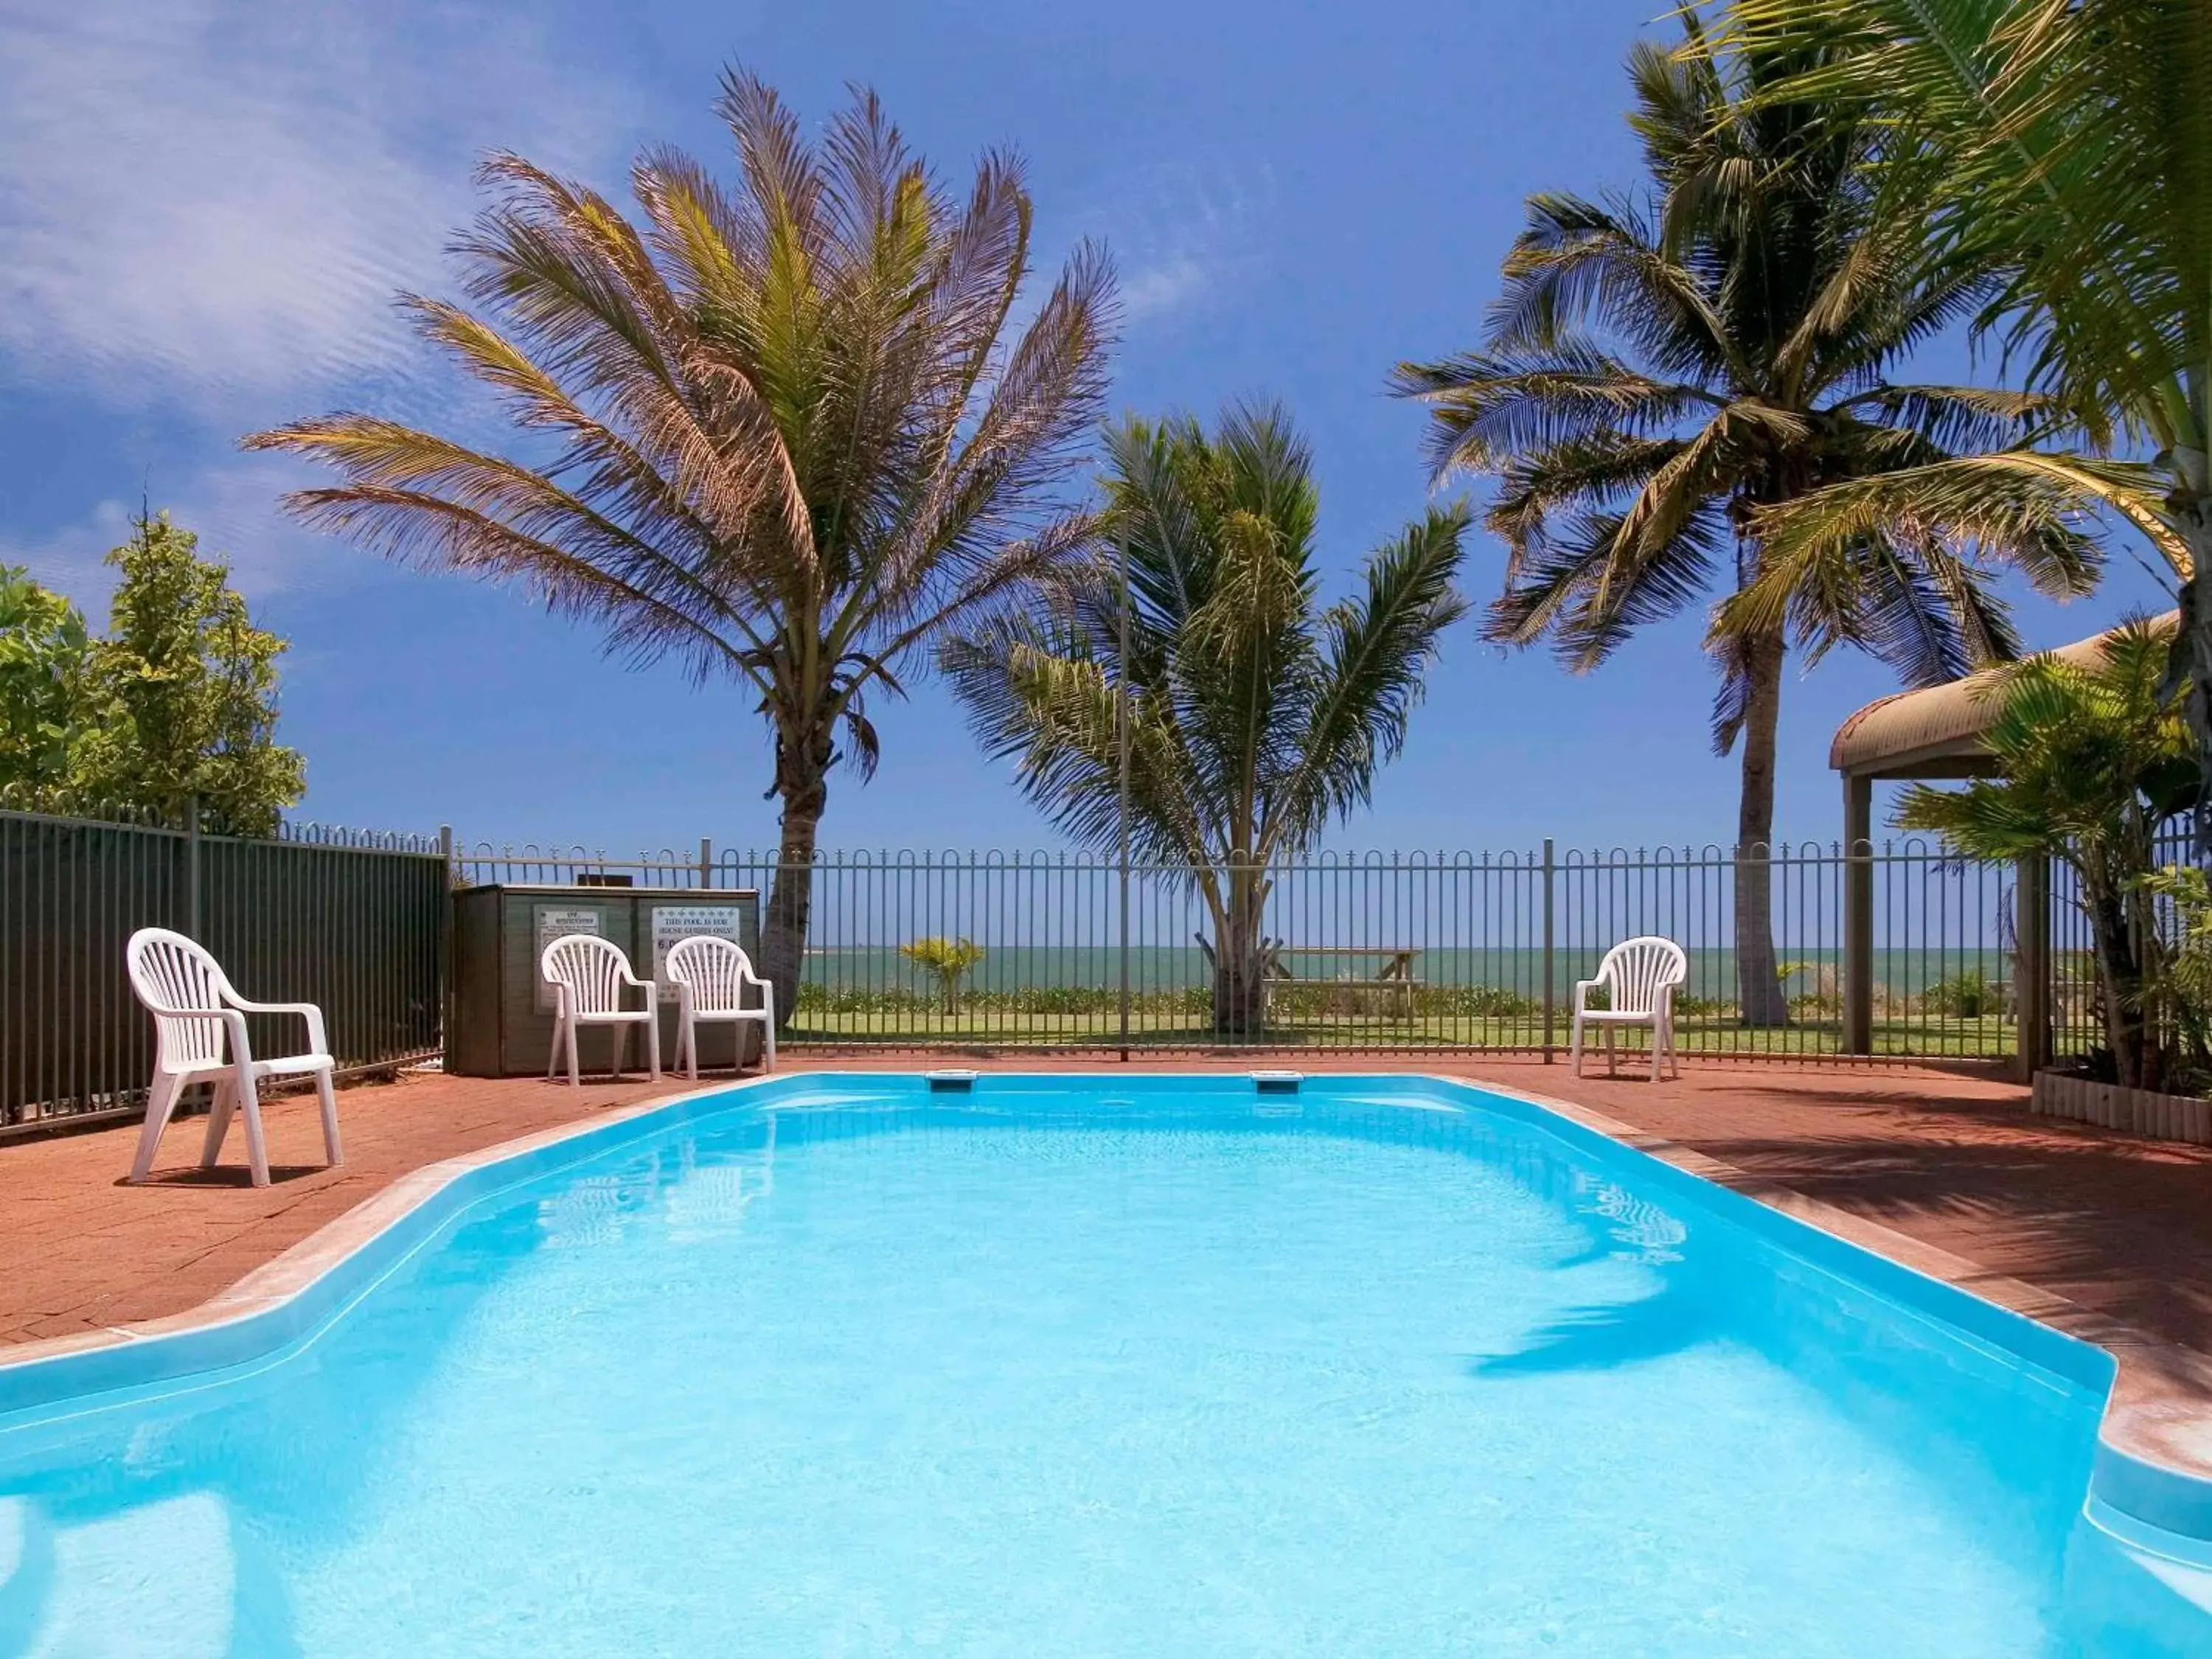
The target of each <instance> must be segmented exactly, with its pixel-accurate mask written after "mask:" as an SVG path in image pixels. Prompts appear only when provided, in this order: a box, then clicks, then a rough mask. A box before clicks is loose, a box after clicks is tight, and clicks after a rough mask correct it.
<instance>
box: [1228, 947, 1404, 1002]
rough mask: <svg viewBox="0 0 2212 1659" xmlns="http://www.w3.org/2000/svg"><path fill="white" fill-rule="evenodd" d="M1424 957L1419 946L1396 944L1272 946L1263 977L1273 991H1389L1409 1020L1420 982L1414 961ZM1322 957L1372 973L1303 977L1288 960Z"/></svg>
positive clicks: (1268, 951) (1304, 975)
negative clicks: (1369, 966) (1363, 967)
mask: <svg viewBox="0 0 2212 1659" xmlns="http://www.w3.org/2000/svg"><path fill="white" fill-rule="evenodd" d="M1420 954H1421V952H1420V950H1419V947H1418V946H1416V947H1414V948H1413V949H1410V950H1409V949H1407V948H1405V947H1403V946H1401V945H1269V946H1268V947H1267V964H1266V967H1265V969H1263V978H1264V981H1265V982H1266V984H1267V986H1268V987H1270V988H1272V987H1275V986H1279V985H1280V986H1293V985H1295V986H1314V987H1326V988H1327V989H1329V990H1352V991H1388V992H1389V993H1391V994H1392V1000H1393V1001H1395V1002H1396V1003H1397V1004H1398V1012H1400V1013H1401V1015H1403V1016H1404V1017H1405V1018H1407V1019H1411V1018H1413V993H1414V992H1415V991H1416V990H1418V989H1419V988H1420V983H1421V981H1419V980H1418V979H1416V978H1415V977H1414V976H1413V958H1414V957H1418V956H1419V955H1420ZM1291 957H1306V958H1314V957H1322V958H1327V959H1332V960H1337V961H1341V960H1343V959H1345V958H1346V957H1349V958H1351V959H1352V961H1354V962H1356V963H1363V964H1364V963H1374V964H1375V966H1374V969H1373V971H1372V972H1370V973H1368V974H1365V975H1358V974H1353V975H1339V976H1336V977H1333V978H1332V977H1329V976H1327V975H1320V974H1311V973H1309V974H1303V975H1302V974H1300V973H1298V972H1297V971H1296V969H1295V967H1294V966H1293V965H1292V964H1291V962H1290V961H1289V960H1288V958H1291Z"/></svg>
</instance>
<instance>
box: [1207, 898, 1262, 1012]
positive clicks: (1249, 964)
mask: <svg viewBox="0 0 2212 1659" xmlns="http://www.w3.org/2000/svg"><path fill="white" fill-rule="evenodd" d="M1265 898H1266V893H1265V890H1264V888H1263V886H1262V884H1261V872H1260V871H1259V870H1258V869H1257V868H1255V866H1252V865H1250V864H1249V863H1243V864H1233V865H1231V866H1230V870H1229V905H1228V914H1227V915H1225V917H1224V918H1223V920H1222V925H1221V927H1220V929H1219V934H1220V936H1219V938H1218V939H1216V940H1215V941H1214V951H1213V1029H1214V1031H1215V1033H1216V1034H1217V1035H1218V1036H1258V1035H1259V1034H1260V1031H1261V1028H1262V1026H1264V1025H1265V1024H1266V1023H1267V980H1266V973H1267V963H1266V960H1265V952H1264V951H1263V949H1262V941H1261V933H1260V927H1261V919H1262V916H1263V915H1264V913H1265Z"/></svg>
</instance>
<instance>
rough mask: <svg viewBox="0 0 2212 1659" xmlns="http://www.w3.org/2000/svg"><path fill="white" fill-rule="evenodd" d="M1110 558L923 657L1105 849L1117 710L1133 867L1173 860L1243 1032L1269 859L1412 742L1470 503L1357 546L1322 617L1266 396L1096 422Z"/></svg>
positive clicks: (1307, 526) (1048, 797) (1233, 1027)
mask: <svg viewBox="0 0 2212 1659" xmlns="http://www.w3.org/2000/svg"><path fill="white" fill-rule="evenodd" d="M1106 449H1107V469H1106V471H1107V477H1106V484H1105V489H1106V501H1107V507H1106V526H1107V528H1108V530H1109V533H1110V536H1111V538H1113V539H1114V540H1115V542H1116V543H1117V544H1120V546H1121V547H1122V548H1124V549H1125V550H1126V553H1127V560H1128V578H1129V583H1128V590H1127V597H1128V604H1129V612H1128V617H1127V622H1128V648H1127V653H1126V654H1124V653H1123V651H1122V649H1121V641H1120V638H1119V629H1120V627H1121V620H1122V618H1121V604H1122V589H1121V582H1120V577H1119V573H1118V569H1117V565H1116V559H1115V557H1114V556H1107V555H1105V554H1103V553H1102V554H1100V555H1099V556H1097V558H1095V559H1094V560H1093V562H1091V563H1090V564H1089V565H1087V566H1086V567H1085V568H1083V569H1082V570H1081V571H1080V572H1079V573H1078V574H1076V575H1075V576H1074V577H1073V579H1071V580H1068V581H1067V582H1066V584H1065V585H1064V586H1063V587H1062V589H1061V591H1060V594H1059V596H1058V602H1057V603H1056V604H1055V605H1054V606H1052V607H1051V608H1049V609H1048V610H1045V611H1041V612H1032V613H1018V612H1013V611H1007V612H1004V613H1002V614H1000V615H999V616H998V617H994V619H992V620H991V621H990V622H989V623H987V625H985V626H982V627H980V628H975V629H968V630H965V631H963V633H962V634H960V635H957V637H954V638H952V639H951V640H949V641H947V642H946V644H945V646H944V647H942V650H941V653H940V660H941V662H942V664H943V665H944V667H945V670H946V671H947V673H948V674H949V675H950V677H951V680H952V683H953V684H954V686H955V688H956V689H957V690H958V692H959V693H960V695H961V696H962V697H963V699H964V700H965V701H966V702H967V703H968V705H969V711H970V714H971V715H972V717H973V720H974V723H975V729H976V731H977V732H978V734H979V735H980V736H981V739H982V741H983V744H984V745H985V747H986V748H987V750H988V751H989V752H990V753H992V754H993V755H994V756H995V757H1004V758H1009V759H1012V760H1013V761H1014V762H1016V763H1017V764H1018V769H1019V777H1020V781H1021V785H1022V787H1023V789H1024V791H1025V792H1026V793H1028V795H1029V796H1030V799H1032V800H1034V801H1035V802H1036V804H1037V805H1039V806H1040V807H1041V808H1042V810H1043V811H1045V812H1046V813H1047V814H1048V816H1049V817H1051V818H1052V819H1053V821H1054V823H1058V824H1060V826H1061V827H1062V828H1063V829H1066V830H1067V831H1068V832H1069V833H1070V834H1071V835H1073V836H1074V837H1075V839H1076V840H1077V841H1079V842H1082V843H1084V844H1085V845H1088V846H1091V847H1094V848H1109V847H1112V846H1114V845H1115V840H1116V836H1117V827H1118V824H1119V822H1120V819H1119V799H1120V795H1119V783H1120V777H1121V769H1120V765H1119V760H1120V753H1121V750H1120V744H1121V738H1122V731H1121V726H1120V724H1119V723H1118V722H1119V721H1120V720H1121V718H1122V717H1123V716H1126V720H1127V744H1128V760H1129V770H1128V775H1129V784H1130V829H1131V836H1132V845H1133V848H1134V850H1135V852H1136V854H1137V856H1138V857H1139V858H1141V859H1143V860H1146V862H1148V863H1154V864H1158V865H1161V866H1167V867H1169V868H1170V869H1175V870H1188V872H1189V874H1190V879H1191V881H1192V883H1193V884H1194V886H1195V887H1196V889H1197V891H1198V894H1199V896H1200V899H1201V900H1202V902H1204V904H1205V906H1206V913H1207V916H1208V918H1209V920H1210V921H1211V924H1212V939H1211V941H1210V942H1208V949H1209V950H1210V951H1211V953H1212V958H1213V968H1214V978H1213V1024H1214V1029H1215V1030H1218V1031H1219V1032H1221V1033H1223V1034H1225V1035H1229V1036H1242V1035H1247V1034H1249V1033H1252V1032H1255V1031H1257V1030H1259V1029H1260V1027H1261V1022H1262V1017H1263V1013H1264V1002H1263V989H1264V987H1263V983H1262V975H1263V972H1264V951H1263V945H1262V938H1261V923H1262V920H1263V917H1264V914H1265V910H1266V907H1267V894H1268V890H1269V886H1270V880H1271V878H1270V869H1271V866H1273V865H1274V864H1275V863H1276V862H1277V861H1278V860H1282V859H1285V858H1290V857H1295V856H1296V855H1297V854H1300V853H1303V852H1305V851H1307V850H1309V849H1310V848H1311V846H1312V845H1313V842H1314V841H1315V839H1316V837H1317V836H1319V835H1320V834H1321V832H1322V830H1323V829H1325V828H1327V826H1328V823H1330V821H1331V820H1332V819H1334V818H1336V817H1340V815H1341V814H1343V813H1344V812H1346V811H1349V810H1350V809H1351V808H1352V807H1353V806H1355V805H1359V804H1361V803H1362V802H1364V801H1365V800H1366V799H1368V798H1369V793H1370V789H1371V787H1372V786H1373V783H1374V779H1375V774H1376V770H1377V769H1379V768H1380V767H1381V766H1382V765H1383V763H1384V762H1386V761H1388V760H1389V759H1391V758H1392V757H1395V755H1396V754H1397V753H1398V751H1399V750H1400V748H1401V746H1402V745H1403V744H1404V742H1405V738H1406V724H1407V716H1408V715H1409V714H1410V713H1411V711H1412V708H1413V704H1414V703H1415V702H1418V701H1419V698H1420V695H1421V682H1422V677H1423V675H1424V674H1425V671H1426V670H1427V667H1428V665H1429V663H1430V661H1431V658H1432V657H1433V656H1434V654H1435V652H1436V649H1437V641H1438V639H1439V637H1440V636H1441V635H1443V631H1444V630H1445V629H1448V628H1449V627H1450V626H1451V625H1452V623H1455V622H1456V621H1457V620H1458V619H1459V618H1460V617H1462V616H1463V615H1464V614H1465V605H1464V603H1463V602H1462V600H1461V599H1460V597H1459V595H1458V594H1457V592H1455V589H1454V587H1453V578H1454V574H1455V572H1456V571H1457V570H1458V568H1459V562H1460V538H1461V534H1462V531H1463V530H1464V529H1465V527H1466V524H1467V517H1466V513H1464V511H1463V510H1462V509H1461V508H1460V507H1450V508H1442V509H1431V511H1429V512H1428V513H1426V514H1425V516H1424V517H1423V518H1421V519H1419V520H1416V521H1414V522H1413V523H1412V524H1409V525H1407V526H1406V528H1405V529H1404V530H1403V531H1402V532H1401V533H1400V534H1399V535H1398V537H1397V538H1395V539H1394V540H1392V541H1390V542H1389V543H1388V544H1385V545H1383V546H1382V547H1380V548H1378V549H1376V550H1375V551H1374V552H1372V553H1371V554H1370V555H1369V556H1368V557H1367V560H1366V562H1365V566H1364V586H1363V589H1362V591H1361V592H1359V593H1358V596H1357V597H1355V598H1352V599H1347V600H1345V601H1343V602H1341V603H1340V604H1337V605H1331V606H1328V608H1327V609H1323V608H1322V607H1321V605H1320V603H1319V599H1318V589H1319V586H1320V581H1319V573H1318V572H1317V571H1316V568H1315V566H1314V553H1313V541H1314V520H1315V511H1316V501H1317V496H1316V490H1315V488H1314V481H1313V457H1312V454H1311V453H1310V451H1309V450H1308V448H1307V447H1306V446H1305V444H1304V442H1303V441H1301V440H1300V439H1299V437H1298V436H1297V433H1296V432H1295V431H1294V430H1293V429H1292V428H1291V422H1290V419H1289V417H1288V416H1287V415H1285V413H1284V411H1283V410H1280V409H1278V408H1274V407H1269V406H1261V407H1237V408H1231V410H1228V411H1226V412H1225V414H1224V415H1223V416H1222V418H1221V420H1220V422H1218V425H1217V426H1216V428H1214V430H1213V431H1212V432H1211V433H1208V432H1207V431H1206V429H1205V428H1203V427H1202V426H1201V425H1200V423H1199V422H1197V421H1196V420H1194V419H1192V418H1189V417H1187V416H1178V417H1175V418H1171V419H1169V420H1164V421H1160V422H1149V421H1144V420H1139V419H1131V420H1129V421H1127V422H1124V423H1123V424H1122V425H1121V426H1120V427H1118V428H1115V429H1114V430H1112V431H1111V432H1109V434H1108V436H1107V442H1106Z"/></svg>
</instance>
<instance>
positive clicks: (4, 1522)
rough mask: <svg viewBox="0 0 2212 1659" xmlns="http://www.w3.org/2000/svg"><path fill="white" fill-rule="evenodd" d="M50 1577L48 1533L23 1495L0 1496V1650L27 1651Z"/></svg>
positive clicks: (51, 1543) (51, 1548)
mask: <svg viewBox="0 0 2212 1659" xmlns="http://www.w3.org/2000/svg"><path fill="white" fill-rule="evenodd" d="M53 1580H54V1535H53V1532H52V1528H49V1527H48V1526H47V1525H46V1516H43V1515H41V1514H40V1512H39V1510H38V1508H37V1506H36V1505H35V1504H33V1503H32V1502H31V1501H30V1499H28V1498H0V1653H28V1652H29V1651H30V1650H31V1638H32V1636H33V1634H34V1633H35V1632H37V1630H38V1628H39V1621H40V1618H41V1617H42V1616H43V1615H44V1614H45V1613H46V1598H47V1596H48V1595H51V1594H52V1589H53Z"/></svg>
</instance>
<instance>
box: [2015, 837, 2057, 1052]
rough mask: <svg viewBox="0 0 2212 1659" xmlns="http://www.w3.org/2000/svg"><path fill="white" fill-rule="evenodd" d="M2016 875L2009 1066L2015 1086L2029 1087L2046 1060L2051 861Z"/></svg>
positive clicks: (2026, 865) (2030, 862)
mask: <svg viewBox="0 0 2212 1659" xmlns="http://www.w3.org/2000/svg"><path fill="white" fill-rule="evenodd" d="M2017 871H2018V874H2017V876H2016V878H2015V884H2014V896H2015V901H2016V902H2017V904H2018V906H2019V909H2018V912H2017V914H2016V915H2015V918H2014V921H2013V949H2014V961H2013V970H2012V979H2013V993H2012V994H2013V1012H2014V1018H2015V1020H2016V1021H2017V1029H2016V1032H2015V1035H2016V1036H2018V1038H2019V1042H2020V1048H2019V1053H2018V1054H2016V1055H2015V1058H2014V1062H2013V1063H2014V1065H2015V1066H2016V1067H2017V1069H2018V1071H2019V1073H2020V1078H2019V1080H2020V1081H2021V1082H2022V1083H2033V1082H2034V1081H2035V1073H2036V1071H2037V1070H2038V1068H2039V1067H2041V1066H2046V1065H2048V1064H2049V1063H2050V1060H2051V860H2049V859H2047V858H2024V859H2022V860H2021V861H2020V863H2019V865H2018V866H2017Z"/></svg>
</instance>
